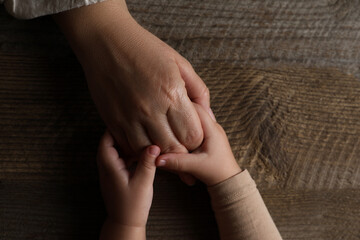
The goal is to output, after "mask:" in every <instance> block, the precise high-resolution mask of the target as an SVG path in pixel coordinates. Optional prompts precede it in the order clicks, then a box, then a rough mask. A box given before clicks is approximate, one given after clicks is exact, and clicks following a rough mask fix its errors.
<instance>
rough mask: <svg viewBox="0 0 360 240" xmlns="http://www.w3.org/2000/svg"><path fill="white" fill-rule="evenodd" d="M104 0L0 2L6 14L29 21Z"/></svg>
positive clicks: (19, 0)
mask: <svg viewBox="0 0 360 240" xmlns="http://www.w3.org/2000/svg"><path fill="white" fill-rule="evenodd" d="M102 1H104V0H0V4H4V5H5V8H6V10H7V12H8V13H9V14H11V15H12V16H14V17H16V18H20V19H30V18H35V17H40V16H44V15H48V14H54V13H59V12H63V11H66V10H70V9H73V8H78V7H82V6H87V5H90V4H93V3H98V2H102Z"/></svg>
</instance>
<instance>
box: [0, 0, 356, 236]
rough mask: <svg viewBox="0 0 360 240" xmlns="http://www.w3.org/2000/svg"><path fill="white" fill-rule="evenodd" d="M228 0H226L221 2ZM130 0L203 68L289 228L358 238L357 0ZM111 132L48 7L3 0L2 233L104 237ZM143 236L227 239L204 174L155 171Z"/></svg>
mask: <svg viewBox="0 0 360 240" xmlns="http://www.w3.org/2000/svg"><path fill="white" fill-rule="evenodd" d="M225 2H226V3H225ZM225 2H221V3H219V1H216V0H208V1H193V0H191V1H190V0H188V1H185V0H184V1H175V0H172V1H170V0H169V1H160V0H148V1H138V0H132V1H129V8H130V10H131V12H132V13H133V15H134V16H135V18H136V19H137V20H138V21H139V22H140V23H141V24H142V25H143V26H145V27H146V28H147V29H149V30H150V31H151V32H153V33H154V34H156V35H157V36H159V37H160V38H162V39H163V40H164V41H166V42H167V43H169V44H170V45H171V46H172V47H174V48H175V49H176V50H178V51H179V52H180V53H181V54H183V55H184V56H185V57H186V58H188V59H189V60H190V61H191V62H192V63H193V65H194V67H195V69H196V71H197V72H198V73H199V75H200V76H201V77H202V78H203V80H204V81H205V82H206V84H207V85H208V87H209V88H210V91H211V101H212V106H213V110H214V112H215V115H216V117H217V119H218V121H219V122H220V123H221V124H222V125H223V126H224V128H225V130H226V131H227V133H228V136H229V139H230V142H231V145H232V147H233V150H234V153H235V155H236V157H237V159H239V164H240V165H241V166H243V167H245V168H247V169H249V171H250V172H251V174H252V176H253V177H254V179H255V180H256V182H257V184H258V186H259V189H260V192H261V194H262V195H263V197H264V200H265V202H266V204H267V206H268V208H269V211H270V212H271V214H272V216H273V218H274V221H275V223H276V224H277V226H278V228H279V230H280V232H281V234H282V236H283V238H284V239H360V121H359V119H360V80H359V77H360V72H359V66H360V56H359V53H360V51H359V50H360V39H359V38H358V37H359V35H360V31H359V30H360V22H359V21H360V20H359V19H360V18H359V15H360V13H359V11H358V3H359V1H345V0H338V1H325V0H322V1H261V0H255V1H250V0H249V1H235V0H229V1H225ZM103 130H104V124H103V123H102V121H101V119H100V118H99V116H98V114H97V112H96V110H95V108H94V105H93V103H92V101H91V98H90V96H89V93H88V90H87V87H86V81H85V79H84V76H83V74H82V70H81V67H80V65H79V64H78V62H77V60H76V58H75V57H74V55H73V54H72V51H71V49H70V48H69V46H68V45H67V43H66V41H65V39H64V37H63V36H62V34H61V33H60V32H59V30H58V29H57V27H56V26H55V24H54V23H53V22H52V20H51V19H50V18H40V19H35V20H30V21H19V20H16V19H13V18H11V17H10V16H8V15H7V14H6V13H5V11H4V9H3V8H0V239H1V240H8V239H97V237H98V234H99V230H100V227H101V224H102V222H103V220H104V217H105V212H104V207H103V203H102V199H101V196H100V192H99V186H98V182H97V180H98V179H97V169H96V164H95V154H96V147H97V142H98V139H99V137H100V135H101V134H102V132H103ZM148 239H218V237H217V229H216V223H215V220H214V216H213V213H212V212H211V208H210V205H209V202H208V196H207V193H206V189H205V188H204V187H203V186H202V185H197V186H195V187H193V188H188V187H186V186H185V185H183V184H182V183H181V182H180V181H179V180H178V179H177V178H176V177H175V176H172V175H170V174H167V173H159V174H158V175H157V177H156V180H155V195H154V202H153V207H152V210H151V213H150V217H149V224H148Z"/></svg>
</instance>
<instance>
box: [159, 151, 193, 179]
mask: <svg viewBox="0 0 360 240" xmlns="http://www.w3.org/2000/svg"><path fill="white" fill-rule="evenodd" d="M197 155H198V154H196V155H195V154H191V153H166V154H163V155H161V156H159V157H158V158H157V160H156V166H157V167H162V168H164V169H166V170H170V171H175V172H179V173H183V172H185V173H190V174H193V173H194V172H196V171H194V170H195V169H196V166H197V162H198V159H197Z"/></svg>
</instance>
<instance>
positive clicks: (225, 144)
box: [156, 104, 241, 186]
mask: <svg viewBox="0 0 360 240" xmlns="http://www.w3.org/2000/svg"><path fill="white" fill-rule="evenodd" d="M195 108H196V110H197V112H198V114H199V117H200V121H201V124H202V128H203V132H204V141H203V144H202V145H201V146H200V147H199V148H198V149H196V150H195V151H193V152H192V153H166V154H163V155H160V156H159V157H158V158H157V160H156V165H157V166H158V167H162V168H165V169H168V170H172V171H176V172H185V173H189V174H192V175H193V176H194V177H196V178H197V179H199V180H200V181H202V182H204V183H205V184H206V185H207V186H212V185H215V184H217V183H220V182H222V181H224V180H226V179H228V178H230V177H232V176H234V175H236V174H237V173H239V172H241V169H240V167H239V165H238V164H237V163H236V160H235V158H234V155H233V153H232V151H231V147H230V144H229V141H228V139H227V137H226V133H225V131H224V129H223V128H222V127H221V126H220V125H219V124H218V123H216V121H214V120H213V119H212V118H210V116H209V114H207V112H205V110H204V109H203V108H202V107H201V106H199V105H196V104H195Z"/></svg>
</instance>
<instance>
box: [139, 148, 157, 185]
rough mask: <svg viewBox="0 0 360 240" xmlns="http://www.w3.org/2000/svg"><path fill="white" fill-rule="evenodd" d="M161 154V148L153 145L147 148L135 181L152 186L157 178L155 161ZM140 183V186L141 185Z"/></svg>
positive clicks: (142, 156)
mask: <svg viewBox="0 0 360 240" xmlns="http://www.w3.org/2000/svg"><path fill="white" fill-rule="evenodd" d="M159 154H160V148H159V147H158V146H155V145H152V146H149V147H147V148H146V149H145V150H144V151H143V152H142V153H141V157H140V160H139V163H138V165H137V167H136V170H135V174H134V176H133V179H134V181H136V182H141V183H142V184H152V183H153V182H154V177H155V171H156V166H155V160H156V158H157V157H158V156H159ZM141 183H140V184H141Z"/></svg>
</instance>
